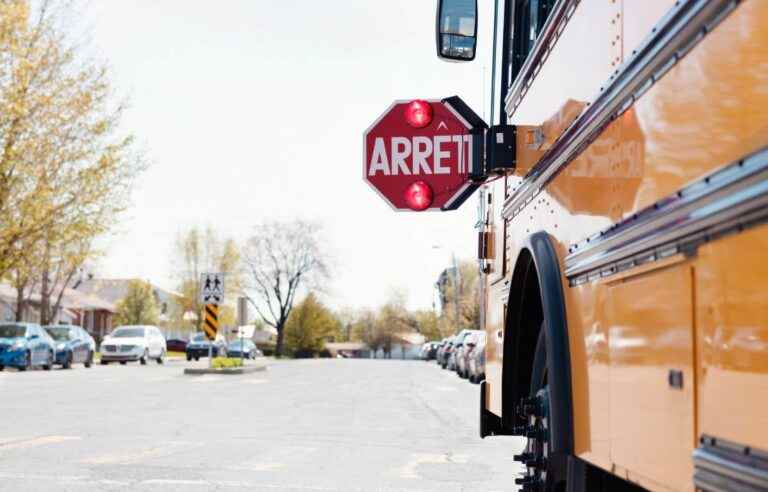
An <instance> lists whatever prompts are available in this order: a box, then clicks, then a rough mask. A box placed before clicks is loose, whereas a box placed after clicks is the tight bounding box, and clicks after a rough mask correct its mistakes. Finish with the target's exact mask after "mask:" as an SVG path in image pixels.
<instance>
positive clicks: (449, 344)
mask: <svg viewBox="0 0 768 492" xmlns="http://www.w3.org/2000/svg"><path fill="white" fill-rule="evenodd" d="M455 338H456V336H455V335H453V336H450V337H448V338H446V339H445V343H444V345H443V346H442V347H441V348H440V356H439V357H438V358H437V363H438V364H440V367H442V368H443V369H447V368H448V360H449V359H450V358H451V351H452V350H453V341H454V339H455Z"/></svg>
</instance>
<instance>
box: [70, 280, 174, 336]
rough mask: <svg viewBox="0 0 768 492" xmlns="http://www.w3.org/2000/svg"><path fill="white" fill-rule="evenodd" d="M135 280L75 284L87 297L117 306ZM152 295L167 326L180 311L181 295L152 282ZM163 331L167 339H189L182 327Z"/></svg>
mask: <svg viewBox="0 0 768 492" xmlns="http://www.w3.org/2000/svg"><path fill="white" fill-rule="evenodd" d="M135 280H139V279H131V278H114V279H107V278H93V277H89V278H87V279H83V280H80V281H78V282H76V283H75V285H74V289H75V290H77V291H78V292H81V293H83V294H86V295H90V296H93V297H98V298H99V299H103V300H105V301H107V302H109V303H111V304H113V305H115V306H117V304H118V303H119V302H120V301H121V300H122V299H123V298H124V297H125V296H126V295H127V294H128V285H129V284H130V283H131V282H132V281H135ZM150 285H151V286H152V294H153V295H154V297H155V302H156V303H157V306H158V308H159V311H160V322H161V325H167V324H168V322H171V321H172V320H173V319H174V317H173V316H172V315H173V313H174V310H176V309H180V307H179V306H180V302H179V301H180V299H181V297H182V296H181V294H179V293H177V292H173V291H170V290H167V289H163V288H162V287H159V286H157V285H154V284H152V283H151V282H150ZM161 330H162V331H163V334H164V335H165V337H166V338H187V336H188V335H189V331H188V330H184V329H182V327H173V326H161Z"/></svg>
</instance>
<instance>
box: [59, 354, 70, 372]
mask: <svg viewBox="0 0 768 492" xmlns="http://www.w3.org/2000/svg"><path fill="white" fill-rule="evenodd" d="M61 368H62V369H71V368H72V352H69V353H67V356H66V357H65V358H64V363H63V364H62V365H61Z"/></svg>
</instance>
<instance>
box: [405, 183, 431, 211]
mask: <svg viewBox="0 0 768 492" xmlns="http://www.w3.org/2000/svg"><path fill="white" fill-rule="evenodd" d="M432 198H434V194H433V193H432V188H431V187H430V186H429V185H428V184H427V183H425V182H424V181H416V182H414V183H411V184H410V185H408V188H406V189H405V203H406V205H408V208H410V209H411V210H415V211H417V212H421V211H422V210H426V209H428V208H429V206H430V205H432Z"/></svg>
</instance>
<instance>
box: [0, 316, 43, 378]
mask: <svg viewBox="0 0 768 492" xmlns="http://www.w3.org/2000/svg"><path fill="white" fill-rule="evenodd" d="M53 360H54V348H53V340H51V337H50V336H48V333H46V331H45V330H43V329H42V328H41V327H40V325H37V324H35V323H5V324H0V371H1V370H3V369H5V368H6V367H16V368H18V369H19V370H20V371H26V370H27V369H30V368H32V367H35V366H42V367H43V369H45V370H46V371H48V370H50V369H51V367H52V366H53Z"/></svg>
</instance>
